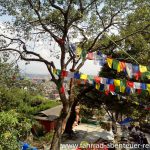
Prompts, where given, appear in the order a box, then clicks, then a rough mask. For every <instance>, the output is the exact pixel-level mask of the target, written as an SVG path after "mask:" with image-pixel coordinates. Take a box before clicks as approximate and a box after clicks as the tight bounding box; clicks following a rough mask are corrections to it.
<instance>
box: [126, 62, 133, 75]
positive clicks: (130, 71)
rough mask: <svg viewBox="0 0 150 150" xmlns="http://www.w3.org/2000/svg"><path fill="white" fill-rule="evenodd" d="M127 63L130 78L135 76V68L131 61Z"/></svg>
mask: <svg viewBox="0 0 150 150" xmlns="http://www.w3.org/2000/svg"><path fill="white" fill-rule="evenodd" d="M125 64H126V71H127V74H128V76H129V78H132V76H133V69H132V64H131V63H125Z"/></svg>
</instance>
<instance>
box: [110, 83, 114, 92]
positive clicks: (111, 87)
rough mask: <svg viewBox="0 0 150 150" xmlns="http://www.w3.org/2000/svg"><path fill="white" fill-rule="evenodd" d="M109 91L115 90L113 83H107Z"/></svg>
mask: <svg viewBox="0 0 150 150" xmlns="http://www.w3.org/2000/svg"><path fill="white" fill-rule="evenodd" d="M109 91H111V92H114V91H115V86H114V85H113V84H110V85H109Z"/></svg>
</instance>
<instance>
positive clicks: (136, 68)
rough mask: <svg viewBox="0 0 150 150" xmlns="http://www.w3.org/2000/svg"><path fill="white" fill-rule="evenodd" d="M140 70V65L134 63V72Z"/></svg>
mask: <svg viewBox="0 0 150 150" xmlns="http://www.w3.org/2000/svg"><path fill="white" fill-rule="evenodd" d="M137 72H139V65H133V73H137Z"/></svg>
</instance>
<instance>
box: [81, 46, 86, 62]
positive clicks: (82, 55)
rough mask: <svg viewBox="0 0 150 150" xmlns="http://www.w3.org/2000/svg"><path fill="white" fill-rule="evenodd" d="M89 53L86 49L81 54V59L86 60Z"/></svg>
mask: <svg viewBox="0 0 150 150" xmlns="http://www.w3.org/2000/svg"><path fill="white" fill-rule="evenodd" d="M86 54H87V51H86V50H85V49H83V50H82V52H81V58H82V59H83V60H84V59H85V58H86Z"/></svg>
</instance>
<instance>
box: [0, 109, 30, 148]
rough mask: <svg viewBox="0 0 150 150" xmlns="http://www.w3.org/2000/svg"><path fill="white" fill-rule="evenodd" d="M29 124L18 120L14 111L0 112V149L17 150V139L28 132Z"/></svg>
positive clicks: (26, 121) (25, 120)
mask: <svg viewBox="0 0 150 150" xmlns="http://www.w3.org/2000/svg"><path fill="white" fill-rule="evenodd" d="M30 128H31V124H30V123H29V121H28V120H27V119H24V120H23V118H21V119H20V118H19V117H18V113H16V112H15V111H14V110H11V111H6V112H0V148H1V149H2V150H4V149H9V150H14V149H15V150H17V149H18V150H19V139H20V138H21V137H22V136H23V135H25V133H24V132H25V131H26V132H29V131H30Z"/></svg>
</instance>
